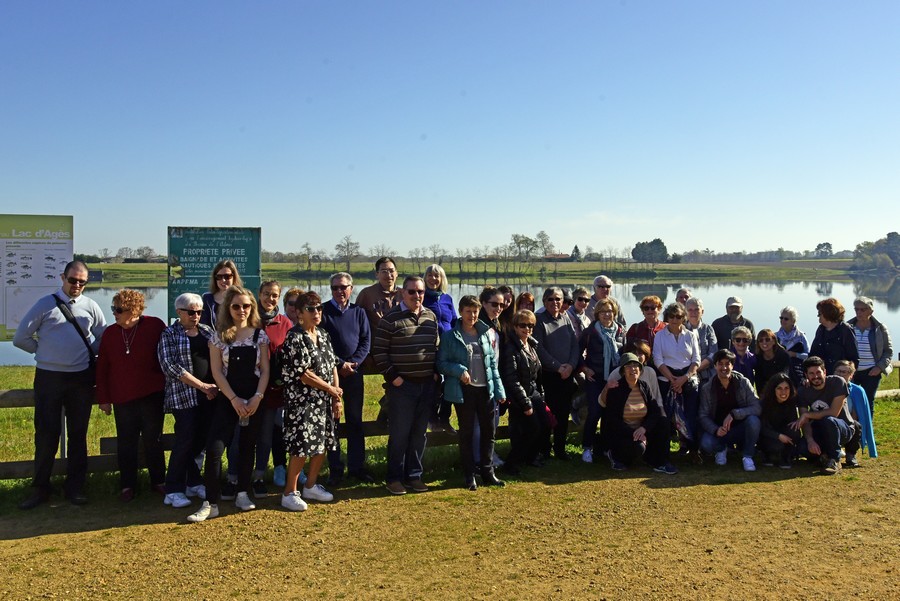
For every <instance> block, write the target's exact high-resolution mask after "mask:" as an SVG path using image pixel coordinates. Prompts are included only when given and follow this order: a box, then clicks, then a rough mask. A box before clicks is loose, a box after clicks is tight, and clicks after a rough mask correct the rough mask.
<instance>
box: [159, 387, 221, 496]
mask: <svg viewBox="0 0 900 601" xmlns="http://www.w3.org/2000/svg"><path fill="white" fill-rule="evenodd" d="M215 406H216V405H215V401H210V400H209V399H207V398H206V395H205V394H202V393H198V394H197V405H196V406H195V407H191V408H190V409H174V410H173V411H172V415H173V416H175V444H174V446H173V447H172V453H171V454H170V455H169V469H168V470H167V471H166V492H167V493H169V494H171V493H176V492H181V493H183V492H184V491H185V490H186V489H187V487H188V486H197V485H198V484H203V478H202V477H201V476H200V468H199V467H197V462H196V461H194V458H195V457H196V456H197V455H199V454H200V451H202V450H203V449H205V448H206V442H207V440H208V438H209V428H210V425H211V421H212V415H213V410H214V409H215Z"/></svg>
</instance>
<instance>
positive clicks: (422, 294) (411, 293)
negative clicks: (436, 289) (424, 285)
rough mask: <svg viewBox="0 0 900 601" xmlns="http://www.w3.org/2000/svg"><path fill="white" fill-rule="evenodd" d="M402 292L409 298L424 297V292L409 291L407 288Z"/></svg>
mask: <svg viewBox="0 0 900 601" xmlns="http://www.w3.org/2000/svg"><path fill="white" fill-rule="evenodd" d="M403 291H404V292H406V293H407V294H408V295H410V296H425V291H424V290H410V289H408V288H404V289H403Z"/></svg>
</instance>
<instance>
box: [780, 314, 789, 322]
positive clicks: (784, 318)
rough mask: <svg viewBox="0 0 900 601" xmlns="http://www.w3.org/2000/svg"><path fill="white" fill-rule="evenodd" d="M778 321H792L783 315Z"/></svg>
mask: <svg viewBox="0 0 900 601" xmlns="http://www.w3.org/2000/svg"><path fill="white" fill-rule="evenodd" d="M778 319H780V320H781V321H790V320H791V318H790V317H785V316H784V315H782V316H781V317H779V318H778Z"/></svg>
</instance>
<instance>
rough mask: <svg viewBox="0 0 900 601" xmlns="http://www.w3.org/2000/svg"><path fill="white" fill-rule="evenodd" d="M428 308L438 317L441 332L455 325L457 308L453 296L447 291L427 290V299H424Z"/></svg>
mask: <svg viewBox="0 0 900 601" xmlns="http://www.w3.org/2000/svg"><path fill="white" fill-rule="evenodd" d="M422 304H423V305H425V307H427V308H428V309H431V310H432V312H433V313H434V314H435V316H436V317H437V322H438V329H439V330H440V332H441V334H443V333H444V332H446V331H448V330H449V329H450V328H451V327H453V320H455V319H456V309H455V308H454V307H453V297H452V296H450V295H449V294H447V293H446V292H441V291H440V290H431V289H430V288H428V289H426V290H425V300H424V301H422Z"/></svg>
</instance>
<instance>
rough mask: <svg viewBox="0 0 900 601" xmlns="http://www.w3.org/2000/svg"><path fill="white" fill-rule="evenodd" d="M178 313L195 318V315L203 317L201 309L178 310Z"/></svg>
mask: <svg viewBox="0 0 900 601" xmlns="http://www.w3.org/2000/svg"><path fill="white" fill-rule="evenodd" d="M178 310H179V311H184V312H185V313H187V314H188V315H190V316H191V317H195V316H197V315H203V309H178Z"/></svg>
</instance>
